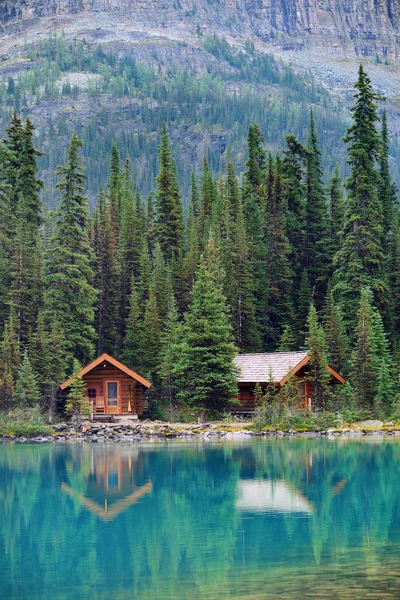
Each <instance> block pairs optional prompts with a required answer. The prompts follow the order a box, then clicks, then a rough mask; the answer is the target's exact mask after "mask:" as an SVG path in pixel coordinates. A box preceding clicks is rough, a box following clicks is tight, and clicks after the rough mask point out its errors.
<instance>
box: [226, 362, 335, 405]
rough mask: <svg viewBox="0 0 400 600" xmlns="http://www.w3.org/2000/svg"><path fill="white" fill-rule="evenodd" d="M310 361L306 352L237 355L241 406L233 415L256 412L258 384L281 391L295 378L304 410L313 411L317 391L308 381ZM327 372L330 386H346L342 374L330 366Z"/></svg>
mask: <svg viewBox="0 0 400 600" xmlns="http://www.w3.org/2000/svg"><path fill="white" fill-rule="evenodd" d="M309 360H310V357H309V356H308V354H307V352H269V353H263V354H238V355H237V356H236V358H235V364H236V367H237V370H238V380H237V381H238V388H239V399H240V405H239V406H237V407H235V409H234V410H233V412H238V413H252V412H254V409H255V396H254V388H255V386H256V385H257V383H259V384H260V385H261V386H262V387H264V386H266V385H267V384H268V383H271V382H272V383H274V384H275V385H277V386H279V388H281V387H282V386H283V385H285V383H286V382H287V380H288V379H289V378H290V377H291V376H293V375H294V376H295V378H296V381H297V383H298V386H299V391H300V395H301V396H302V398H303V402H304V406H305V407H306V408H307V409H308V410H311V408H312V398H313V393H314V389H313V386H312V384H311V383H310V382H308V381H306V374H307V363H308V362H309ZM327 368H328V371H329V373H330V375H331V378H330V384H332V385H333V384H343V383H345V379H344V378H343V377H342V376H341V375H339V373H337V372H336V371H335V370H334V369H332V368H331V367H329V366H328V367H327Z"/></svg>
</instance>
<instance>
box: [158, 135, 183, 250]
mask: <svg viewBox="0 0 400 600" xmlns="http://www.w3.org/2000/svg"><path fill="white" fill-rule="evenodd" d="M159 164H160V166H159V173H158V176H157V194H156V216H157V218H156V223H155V233H156V237H157V240H158V242H159V244H160V246H161V249H162V251H163V254H164V257H165V259H166V260H167V261H169V260H171V257H172V255H173V254H174V253H178V252H179V251H180V249H181V247H182V245H183V212H182V202H181V198H180V193H179V186H178V179H177V172H176V166H175V162H174V160H173V158H172V154H171V150H170V147H169V140H168V134H167V127H166V124H165V123H164V124H163V128H162V133H161V144H160V156H159Z"/></svg>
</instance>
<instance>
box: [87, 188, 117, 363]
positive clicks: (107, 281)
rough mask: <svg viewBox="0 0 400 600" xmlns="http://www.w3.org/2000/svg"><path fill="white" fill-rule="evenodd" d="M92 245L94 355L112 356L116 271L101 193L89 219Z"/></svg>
mask: <svg viewBox="0 0 400 600" xmlns="http://www.w3.org/2000/svg"><path fill="white" fill-rule="evenodd" d="M92 247H93V251H94V260H93V271H94V276H95V281H96V285H97V288H98V301H97V311H96V316H95V327H96V333H97V354H98V355H99V356H100V354H103V352H107V353H109V354H111V355H115V354H116V353H117V351H118V349H119V347H120V339H119V329H118V320H119V310H120V304H119V298H118V291H119V289H120V272H119V266H118V261H117V248H116V244H115V236H114V230H113V223H112V219H111V207H110V205H109V204H108V202H107V200H106V198H105V196H104V194H103V193H102V192H100V197H99V202H98V205H97V207H96V211H95V214H94V219H93V240H92Z"/></svg>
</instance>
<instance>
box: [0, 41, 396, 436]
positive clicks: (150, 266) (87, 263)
mask: <svg viewBox="0 0 400 600" xmlns="http://www.w3.org/2000/svg"><path fill="white" fill-rule="evenodd" d="M224 48H225V46H224ZM225 51H227V49H226V48H225V49H224V50H223V53H225ZM246 52H250V55H251V56H254V51H250V49H248V50H246ZM236 58H237V57H236ZM236 58H235V59H234V60H236ZM235 64H236V63H235ZM0 100H1V84H0ZM376 100H377V96H376V95H374V94H373V92H372V88H371V85H370V82H369V80H368V78H367V77H366V75H365V73H364V71H363V69H360V74H359V81H358V84H357V94H356V104H355V107H354V109H353V118H354V120H353V125H352V126H351V127H350V128H349V130H348V134H347V136H346V141H347V142H348V143H349V164H350V168H351V172H350V177H349V178H348V180H347V184H346V187H347V189H348V192H349V198H348V202H346V201H345V199H344V198H343V194H342V190H341V182H340V176H339V171H338V168H336V169H335V171H334V174H333V177H332V179H331V184H330V188H329V203H328V194H327V193H326V192H325V188H324V180H323V170H322V164H323V155H324V154H325V153H326V148H325V147H324V145H322V146H323V147H324V152H323V153H321V151H320V148H319V144H318V141H317V134H316V128H315V123H318V122H319V120H320V114H318V115H317V118H316V120H315V121H314V116H313V114H312V115H311V124H310V135H309V141H308V147H307V148H305V147H304V146H303V145H302V144H301V143H300V142H299V141H298V139H297V137H296V136H295V135H290V136H287V137H286V148H285V149H284V150H283V153H282V155H279V154H277V156H276V158H272V154H271V153H269V154H267V151H266V148H265V147H264V144H265V142H264V138H263V134H262V133H261V128H260V127H259V126H258V125H256V124H254V125H251V126H250V128H249V131H248V158H247V160H246V161H245V165H244V167H245V172H244V176H243V179H242V182H243V184H242V188H240V185H239V179H238V178H237V177H236V174H235V167H234V160H233V156H232V154H231V152H232V153H233V154H234V156H235V158H237V152H238V148H237V147H234V148H233V149H232V150H229V151H227V153H226V158H227V161H226V167H225V174H224V175H222V174H217V175H214V174H215V173H218V164H217V163H215V161H213V160H211V159H210V156H212V153H211V152H208V151H207V150H206V158H204V161H203V171H202V174H201V177H200V178H199V185H197V179H196V176H195V174H194V173H191V174H190V177H189V174H188V173H185V172H184V170H183V171H182V165H181V164H180V165H178V166H179V172H180V175H182V177H183V178H185V177H186V179H185V181H184V185H183V187H182V189H184V190H189V188H190V201H191V203H190V206H189V208H188V211H187V213H185V218H184V216H183V207H182V201H181V196H180V191H179V186H178V176H177V166H176V165H175V162H174V160H173V158H172V153H171V149H170V147H169V140H168V135H167V129H166V126H165V124H164V126H163V129H162V135H161V145H160V154H159V174H158V177H157V179H156V188H157V189H156V194H155V196H154V198H155V202H154V208H153V195H152V194H150V196H149V197H148V200H147V202H146V203H144V202H142V199H141V195H140V192H139V189H138V187H137V186H135V185H134V184H133V181H132V175H131V169H130V161H129V160H128V159H126V161H125V168H124V169H121V167H120V153H119V150H120V148H118V147H117V145H116V144H115V143H114V144H110V147H111V155H110V158H109V167H110V173H109V181H108V183H107V187H106V190H107V192H106V194H104V193H103V192H101V191H100V192H99V194H98V200H97V203H96V206H95V207H94V210H93V217H92V219H90V218H89V214H88V209H87V202H86V198H85V195H84V177H83V171H82V164H81V160H80V150H81V142H80V141H79V140H78V138H77V137H76V136H73V137H72V139H71V145H70V148H69V152H68V160H67V163H66V166H65V167H60V168H59V169H58V171H57V173H58V176H59V177H61V181H60V183H59V184H58V190H59V192H60V206H59V208H58V210H57V211H56V212H53V211H49V210H48V198H49V193H48V190H47V189H46V191H45V195H44V209H43V214H44V223H42V216H41V206H40V202H39V193H40V189H41V182H40V180H39V179H38V169H37V164H36V161H37V158H38V156H39V153H38V151H37V150H36V149H35V147H34V145H33V127H32V125H31V124H30V122H29V121H27V122H26V125H24V124H23V123H22V122H21V120H20V119H19V117H18V116H17V115H14V117H13V119H12V122H11V124H10V127H9V129H8V132H7V138H6V140H5V141H4V142H2V143H0V206H1V212H0V330H2V333H3V345H2V362H1V364H0V384H1V390H0V391H1V405H2V407H4V408H6V407H9V406H11V402H12V397H13V393H14V391H15V384H16V380H17V372H18V369H19V365H20V361H21V359H20V356H19V352H20V348H22V349H25V348H26V349H27V350H28V351H29V360H30V362H31V367H32V369H33V371H34V372H35V373H36V374H37V379H38V384H39V392H40V406H41V408H42V409H45V410H49V414H50V416H51V417H53V416H54V411H55V407H56V390H57V387H58V384H59V382H60V381H62V380H63V379H65V370H66V369H67V370H69V369H70V367H71V364H72V360H73V359H74V358H78V359H79V360H80V362H81V363H86V362H88V360H90V358H92V357H93V354H94V352H95V350H96V353H97V354H100V353H101V352H103V351H106V352H109V353H110V354H114V355H115V356H117V357H119V358H121V359H122V360H123V361H124V362H125V363H126V364H127V365H128V366H129V367H131V368H133V369H135V370H136V371H138V372H139V373H142V374H143V375H145V376H146V377H147V378H149V379H151V381H152V383H153V386H152V388H151V391H150V395H149V400H150V408H151V411H152V414H153V416H154V415H156V414H157V415H158V416H165V415H166V408H167V406H169V410H170V412H171V411H173V412H174V415H175V416H176V415H178V414H183V412H184V411H185V410H186V409H187V407H186V409H185V406H184V405H185V404H189V405H190V406H191V407H192V408H190V410H192V411H194V413H197V411H199V410H208V411H218V410H221V409H224V407H229V401H230V399H231V398H232V397H234V396H236V393H237V392H236V384H235V372H234V368H233V357H234V354H235V351H236V350H235V346H236V347H237V348H239V349H240V351H246V352H257V351H262V350H275V349H276V348H277V347H279V349H280V350H281V351H290V350H294V349H297V348H301V347H303V346H304V343H305V338H306V328H307V314H308V312H309V307H310V303H311V301H313V302H315V303H316V306H317V307H318V309H321V306H324V307H325V314H324V328H325V334H326V341H325V339H324V332H323V330H322V328H321V326H320V325H319V323H318V319H317V314H316V311H315V309H314V308H312V309H311V312H310V314H309V317H308V324H309V333H308V337H307V342H306V347H307V348H308V351H309V353H310V355H311V360H310V363H309V365H310V372H309V375H308V379H309V381H310V383H313V385H314V387H315V390H316V392H315V398H314V405H315V406H316V408H317V409H319V410H325V409H326V407H332V408H335V409H338V410H340V411H341V412H343V414H345V411H347V413H346V414H350V412H351V411H353V412H354V411H356V410H358V411H363V412H364V413H368V412H369V414H371V415H373V414H378V415H388V414H390V412H391V411H393V410H395V409H394V408H392V404H393V393H394V385H393V373H394V371H395V366H394V365H395V364H396V363H397V357H398V356H399V354H400V342H399V339H400V325H399V323H400V317H399V315H398V312H399V310H398V306H400V234H399V221H398V211H397V205H396V202H397V200H396V194H397V192H396V190H395V187H394V186H393V184H392V182H391V179H390V174H389V170H388V167H389V163H390V162H392V161H390V160H389V148H388V139H389V132H388V128H387V122H386V115H384V117H383V124H382V131H381V132H378V130H377V128H376V122H377V114H376V107H375V101H376ZM363 111H364V112H363ZM174 137H175V136H174ZM39 139H40V138H39ZM109 149H110V148H109ZM147 159H148V160H149V161H153V162H154V164H155V160H154V157H151V156H150V155H149V156H147ZM132 168H133V170H134V168H135V167H132ZM153 182H154V180H153ZM148 183H151V182H150V181H149V182H148ZM189 183H190V185H189ZM328 205H329V206H328ZM385 207H386V208H385ZM205 249H206V252H205V254H204V256H203V258H200V257H201V255H202V254H203V253H204V251H205ZM41 254H43V255H44V261H43V265H42V264H41V262H42V261H41ZM334 254H336V257H335V259H334V261H333V262H332V257H333V255H334ZM328 281H331V283H330V284H329V286H328V285H327V282H328ZM365 282H367V283H369V284H370V286H371V288H370V289H371V291H369V292H368V293H367V292H365V293H364V292H363V306H362V310H361V308H360V310H359V316H360V318H359V321H360V320H362V319H361V314H363V315H364V317H363V318H364V323H365V326H364V325H363V327H361V325H360V324H359V328H358V329H357V330H356V328H355V326H354V322H355V320H356V306H357V303H358V296H359V292H360V290H361V289H363V288H364V287H365V286H364V285H363V284H364V283H365ZM95 288H97V290H96V289H95ZM326 288H328V289H326ZM371 293H372V294H373V295H374V298H373V297H372V296H371V297H370V296H368V294H371ZM365 294H367V295H365ZM367 296H368V297H367ZM375 306H378V307H379V309H380V310H381V314H383V315H384V317H385V320H384V322H382V319H381V317H380V314H379V312H378V311H377V309H376V308H375ZM383 309H384V312H383ZM345 325H346V326H347V330H346V328H345ZM356 338H357V339H356ZM96 340H97V346H96ZM388 340H390V344H391V347H390V349H389V345H388ZM390 350H393V357H394V358H395V360H393V357H392V356H391V353H390ZM349 355H351V357H352V359H351V361H349ZM328 361H329V363H330V364H331V365H332V366H333V367H334V368H336V370H338V371H339V372H343V373H344V374H345V375H346V376H347V375H349V381H350V383H349V384H348V386H346V387H343V389H341V386H337V388H336V390H335V391H336V392H338V393H335V397H334V398H333V397H332V396H331V394H330V393H329V392H328V389H327V377H328V378H329V377H330V375H329V372H328V371H327V369H326V365H327V362H328ZM25 363H26V361H25ZM24 369H25V370H26V364H24ZM292 387H293V386H292V385H291V384H290V385H289V384H287V385H285V386H284V389H282V390H281V395H280V397H279V402H278V398H277V397H276V394H275V391H276V390H275V388H274V389H272V388H270V389H268V390H266V392H267V396H268V398H267V401H266V402H264V404H265V406H267V407H269V408H268V410H267V412H268V411H270V407H271V406H272V405H273V407H274V408H273V412H274V411H275V412H276V418H275V417H274V419H273V420H274V423H276V426H278V425H282V426H284V424H286V425H287V424H288V423H289V422H290V423H294V422H295V421H296V422H297V423H300V422H303V423H304V422H305V421H307V419H306V415H304V414H303V413H301V414H300V412H301V411H300V412H299V411H298V408H297V407H296V406H295V405H296V403H297V402H300V399H299V398H298V390H297V389H296V390H295V389H294V388H293V389H292ZM21 389H22V388H21ZM21 397H22V396H21ZM264 400H265V398H264ZM281 400H282V401H281ZM268 414H269V413H268ZM264 416H265V415H264ZM310 419H311V417H310ZM310 419H309V421H308V425H310V423H311V420H312V419H311V420H310ZM286 425H285V426H286ZM308 425H306V427H308Z"/></svg>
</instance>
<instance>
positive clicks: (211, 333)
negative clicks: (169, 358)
mask: <svg viewBox="0 0 400 600" xmlns="http://www.w3.org/2000/svg"><path fill="white" fill-rule="evenodd" d="M223 279H224V273H223V271H222V268H221V265H220V259H219V256H218V250H217V248H216V247H215V244H214V241H213V240H212V239H210V241H209V242H208V244H207V253H206V255H205V256H204V257H203V258H202V260H201V263H200V267H199V271H198V275H197V278H196V282H195V284H194V287H193V296H192V303H191V305H190V306H189V308H188V311H187V313H186V315H185V321H184V324H183V328H182V340H181V343H180V346H181V353H180V358H179V361H178V362H177V364H176V366H175V374H176V376H177V381H178V385H179V388H180V393H179V396H180V399H181V401H184V402H185V403H187V404H191V405H194V406H202V407H203V408H204V409H205V410H208V411H215V410H222V409H223V408H224V407H226V406H227V405H228V404H229V401H230V400H231V398H232V397H233V396H234V395H236V393H237V387H236V376H235V369H234V365H233V358H234V356H235V353H236V349H235V346H234V344H233V340H232V330H231V326H230V324H229V317H228V309H227V305H226V299H225V297H224V294H223Z"/></svg>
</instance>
